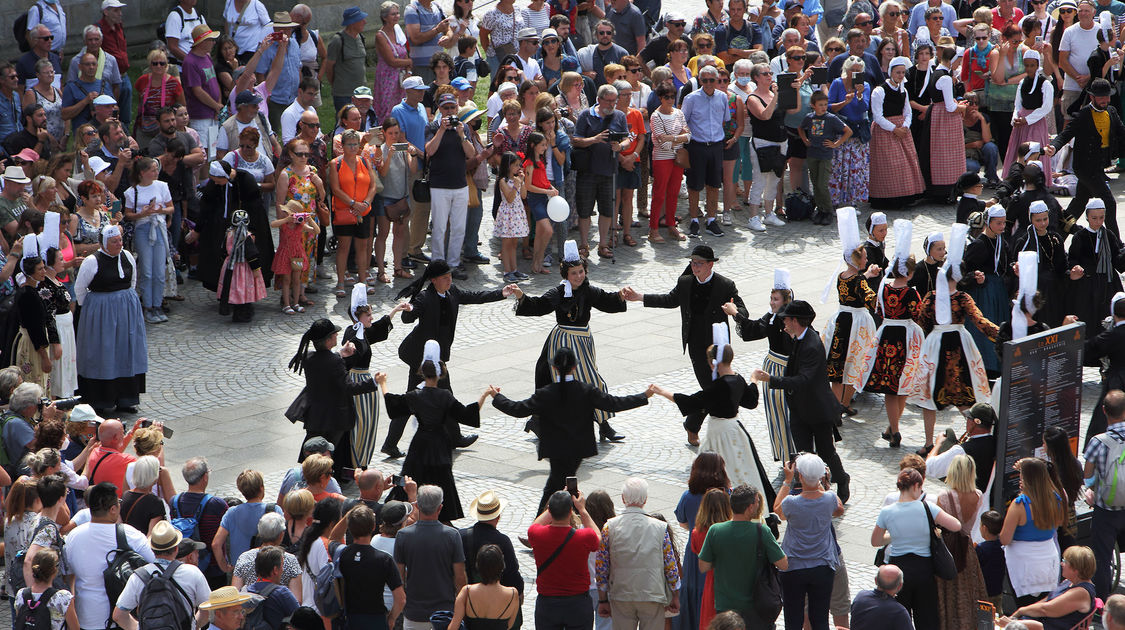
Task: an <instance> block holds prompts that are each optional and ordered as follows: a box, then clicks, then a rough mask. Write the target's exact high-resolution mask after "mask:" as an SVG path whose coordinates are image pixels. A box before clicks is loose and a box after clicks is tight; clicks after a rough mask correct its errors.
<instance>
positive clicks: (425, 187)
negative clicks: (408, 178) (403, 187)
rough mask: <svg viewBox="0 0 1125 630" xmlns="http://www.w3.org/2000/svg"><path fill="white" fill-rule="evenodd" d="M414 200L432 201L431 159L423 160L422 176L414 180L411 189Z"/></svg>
mask: <svg viewBox="0 0 1125 630" xmlns="http://www.w3.org/2000/svg"><path fill="white" fill-rule="evenodd" d="M410 193H411V195H413V197H414V201H416V202H418V203H430V161H429V160H425V161H423V166H422V176H421V177H419V178H418V179H416V180H414V186H413V187H412V188H411V190H410Z"/></svg>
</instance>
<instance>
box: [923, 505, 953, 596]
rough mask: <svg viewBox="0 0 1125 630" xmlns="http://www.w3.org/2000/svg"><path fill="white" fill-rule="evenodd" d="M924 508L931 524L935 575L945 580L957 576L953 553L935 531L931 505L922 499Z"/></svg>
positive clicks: (931, 557) (931, 550)
mask: <svg viewBox="0 0 1125 630" xmlns="http://www.w3.org/2000/svg"><path fill="white" fill-rule="evenodd" d="M922 509H924V510H925V511H926V520H927V521H928V522H929V525H930V559H931V560H933V563H934V575H936V576H938V577H939V578H941V579H943V580H952V579H954V578H956V577H957V564H956V563H954V562H953V554H951V553H949V547H946V546H945V541H944V540H942V538H941V536H938V535H937V533H936V532H934V528H935V527H936V526H935V525H934V515H933V514H932V513H930V506H929V505H927V504H926V502H925V501H922Z"/></svg>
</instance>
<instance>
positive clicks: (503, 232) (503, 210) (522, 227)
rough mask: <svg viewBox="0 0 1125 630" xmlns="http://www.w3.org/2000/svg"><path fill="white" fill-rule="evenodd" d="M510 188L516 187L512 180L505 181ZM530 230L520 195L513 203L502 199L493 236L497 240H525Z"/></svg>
mask: <svg viewBox="0 0 1125 630" xmlns="http://www.w3.org/2000/svg"><path fill="white" fill-rule="evenodd" d="M505 181H507V182H508V185H509V186H515V184H514V183H513V182H512V180H510V179H509V180H505ZM529 231H530V228H529V227H528V225H527V213H526V212H524V210H523V203H522V202H521V201H520V197H519V195H516V198H515V199H514V200H512V201H508V200H507V199H504V198H503V196H501V198H500V208H499V209H498V210H497V211H496V220H495V222H494V226H493V230H492V234H493V235H494V236H496V237H497V238H523V237H525V236H527V233H528V232H529Z"/></svg>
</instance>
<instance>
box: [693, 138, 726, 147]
mask: <svg viewBox="0 0 1125 630" xmlns="http://www.w3.org/2000/svg"><path fill="white" fill-rule="evenodd" d="M689 144H702V145H703V146H705V147H711V146H715V145H716V144H726V140H716V141H714V142H703V141H702V140H690V141H689Z"/></svg>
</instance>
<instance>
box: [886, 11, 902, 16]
mask: <svg viewBox="0 0 1125 630" xmlns="http://www.w3.org/2000/svg"><path fill="white" fill-rule="evenodd" d="M900 15H902V12H901V11H887V17H898V16H900Z"/></svg>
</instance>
